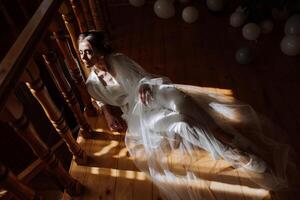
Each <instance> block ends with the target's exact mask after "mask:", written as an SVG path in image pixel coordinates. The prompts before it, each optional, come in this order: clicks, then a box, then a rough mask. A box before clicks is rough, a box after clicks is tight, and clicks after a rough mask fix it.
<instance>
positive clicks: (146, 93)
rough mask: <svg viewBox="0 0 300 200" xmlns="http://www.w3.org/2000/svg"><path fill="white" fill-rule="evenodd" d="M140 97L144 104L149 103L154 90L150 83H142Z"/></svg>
mask: <svg viewBox="0 0 300 200" xmlns="http://www.w3.org/2000/svg"><path fill="white" fill-rule="evenodd" d="M139 94H140V99H141V101H142V103H143V104H144V105H146V106H147V105H149V102H150V100H152V99H153V97H152V90H151V88H150V86H149V85H148V84H142V85H141V86H140V88H139Z"/></svg>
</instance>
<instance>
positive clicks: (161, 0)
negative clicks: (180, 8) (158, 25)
mask: <svg viewBox="0 0 300 200" xmlns="http://www.w3.org/2000/svg"><path fill="white" fill-rule="evenodd" d="M154 12H155V14H156V15H157V16H158V17H160V18H163V19H168V18H171V17H173V16H174V15H175V7H174V5H173V3H172V1H167V0H157V1H156V2H155V3H154Z"/></svg>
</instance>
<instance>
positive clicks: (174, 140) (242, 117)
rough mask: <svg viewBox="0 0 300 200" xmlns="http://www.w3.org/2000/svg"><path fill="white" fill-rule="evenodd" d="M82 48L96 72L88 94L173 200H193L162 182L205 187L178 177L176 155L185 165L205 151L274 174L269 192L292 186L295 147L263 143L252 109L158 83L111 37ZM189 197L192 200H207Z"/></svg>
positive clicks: (90, 40) (95, 38)
mask: <svg viewBox="0 0 300 200" xmlns="http://www.w3.org/2000/svg"><path fill="white" fill-rule="evenodd" d="M78 44H79V51H80V56H81V60H82V61H83V63H84V64H85V65H86V66H87V67H89V68H90V69H91V73H90V75H89V77H88V79H87V81H86V85H87V88H88V91H89V93H90V95H91V96H92V97H93V98H94V99H95V100H97V101H99V102H101V103H103V104H104V106H103V111H104V115H105V118H106V120H107V122H108V125H109V128H110V129H112V130H115V131H122V130H125V129H126V128H127V133H126V139H125V143H126V146H127V148H128V150H129V152H130V154H131V156H133V157H135V158H137V159H135V161H136V164H137V166H138V167H139V168H140V169H141V170H142V171H144V172H146V173H147V174H148V175H149V176H150V177H151V179H152V180H153V181H154V182H155V183H157V184H158V186H159V187H160V189H161V190H162V191H164V192H165V193H166V194H167V196H169V198H171V199H182V198H184V199H187V198H188V197H186V195H185V194H180V193H178V192H176V191H174V190H175V189H174V188H173V187H165V186H164V184H160V183H161V182H162V180H164V181H172V180H173V179H174V180H175V179H178V177H180V178H182V180H183V179H185V180H191V181H192V180H194V179H199V177H197V176H195V174H194V173H193V172H192V171H191V170H189V169H188V168H187V169H186V172H185V173H184V174H180V175H178V174H176V173H175V172H174V171H173V170H172V169H171V167H170V166H169V164H168V162H167V160H168V156H169V155H170V153H172V152H174V151H176V152H179V154H180V155H182V156H183V157H184V156H186V155H190V156H193V152H194V151H197V150H198V149H202V150H205V151H207V152H209V153H210V155H211V157H212V158H213V159H220V158H222V159H224V160H225V161H227V162H229V163H230V164H231V165H232V166H233V167H234V168H239V169H243V170H245V171H247V172H249V174H263V173H268V174H270V176H269V177H271V178H269V179H267V180H261V181H260V182H258V183H257V184H259V185H261V186H263V187H265V188H268V189H278V188H280V187H284V186H286V185H287V182H286V178H285V169H286V165H287V160H288V159H287V157H288V151H287V146H286V145H281V144H278V143H276V142H274V141H272V140H270V139H267V138H266V137H265V136H264V135H263V128H262V125H261V121H260V119H259V118H258V116H257V115H256V113H255V112H254V111H253V109H252V108H251V107H250V106H249V105H247V104H243V103H241V102H238V101H236V100H231V101H228V98H226V96H225V95H220V94H214V93H209V92H206V93H198V94H189V93H188V91H187V92H183V91H182V90H179V89H177V87H176V85H174V84H172V83H171V82H170V80H169V79H168V78H165V77H157V76H154V75H151V74H149V73H147V72H145V71H144V70H143V69H142V68H141V66H140V65H138V64H137V63H136V62H134V61H133V60H131V59H130V58H128V57H127V56H125V55H124V54H121V53H113V51H112V49H111V47H110V46H109V44H108V42H107V41H106V38H105V35H104V33H103V32H94V31H92V32H87V33H83V34H81V35H80V36H79V39H78ZM183 90H184V87H183ZM114 107H119V108H121V110H122V112H123V114H122V116H121V117H120V116H117V115H116V114H114V113H115V112H114V110H115V109H114ZM245 133H246V134H247V135H249V136H252V138H253V137H254V138H255V140H256V141H255V142H252V141H251V140H250V139H249V138H247V137H244V136H243V134H245ZM258 144H260V145H258ZM263 145H266V147H268V148H266V149H267V150H264V147H263ZM271 150H272V152H268V151H271ZM274 152H276V157H273V156H274V155H273V154H274ZM263 157H264V159H262V158H263ZM265 157H266V158H265ZM274 159H276V161H274ZM139 160H144V162H139ZM271 166H272V167H271ZM250 178H251V175H250ZM180 180H181V179H180ZM188 182H189V181H188ZM188 182H187V184H189V183H188ZM171 188H173V189H171ZM189 190H192V189H189ZM188 193H189V198H188V199H199V196H197V195H198V194H192V193H193V192H188Z"/></svg>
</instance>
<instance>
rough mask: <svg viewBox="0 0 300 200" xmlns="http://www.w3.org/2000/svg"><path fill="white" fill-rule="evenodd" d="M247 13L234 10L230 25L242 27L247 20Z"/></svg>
mask: <svg viewBox="0 0 300 200" xmlns="http://www.w3.org/2000/svg"><path fill="white" fill-rule="evenodd" d="M246 18H247V17H246V15H245V14H244V13H243V12H234V13H232V14H231V16H230V25H231V26H233V27H240V26H242V25H243V24H244V23H245V21H246Z"/></svg>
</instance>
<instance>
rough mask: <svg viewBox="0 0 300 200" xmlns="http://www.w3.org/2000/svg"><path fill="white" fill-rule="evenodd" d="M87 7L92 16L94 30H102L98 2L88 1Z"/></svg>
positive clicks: (95, 0)
mask: <svg viewBox="0 0 300 200" xmlns="http://www.w3.org/2000/svg"><path fill="white" fill-rule="evenodd" d="M89 5H90V9H91V13H92V16H93V20H94V24H95V27H96V30H103V29H104V24H103V22H102V16H101V10H100V7H99V1H98V0H89Z"/></svg>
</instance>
